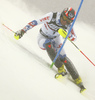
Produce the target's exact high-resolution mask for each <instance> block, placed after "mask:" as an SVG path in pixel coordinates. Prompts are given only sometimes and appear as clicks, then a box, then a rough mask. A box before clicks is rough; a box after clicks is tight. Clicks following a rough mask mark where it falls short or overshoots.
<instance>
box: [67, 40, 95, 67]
mask: <svg viewBox="0 0 95 100" xmlns="http://www.w3.org/2000/svg"><path fill="white" fill-rule="evenodd" d="M68 40H69V41H70V42H71V43H72V44H73V45H74V46H75V47H76V48H77V49H78V50H79V51H80V52H81V54H83V55H84V56H85V57H86V58H87V59H88V61H90V62H91V63H92V64H93V65H94V66H95V64H94V63H93V62H92V61H91V60H90V59H89V58H88V57H87V56H86V55H85V54H84V53H83V52H82V51H81V50H80V49H79V48H78V47H77V46H76V45H75V44H74V43H73V42H72V41H71V40H70V39H68Z"/></svg>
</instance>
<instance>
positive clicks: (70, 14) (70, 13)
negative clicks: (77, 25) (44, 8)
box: [61, 7, 76, 24]
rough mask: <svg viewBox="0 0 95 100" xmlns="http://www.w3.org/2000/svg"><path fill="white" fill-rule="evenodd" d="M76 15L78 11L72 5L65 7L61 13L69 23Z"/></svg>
mask: <svg viewBox="0 0 95 100" xmlns="http://www.w3.org/2000/svg"><path fill="white" fill-rule="evenodd" d="M75 15H76V11H75V10H74V9H73V8H72V7H69V8H65V9H64V10H63V12H62V13H61V17H62V19H63V20H65V21H67V23H69V24H70V23H71V22H72V21H73V20H74V17H75Z"/></svg>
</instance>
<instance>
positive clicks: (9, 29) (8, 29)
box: [2, 24, 15, 33]
mask: <svg viewBox="0 0 95 100" xmlns="http://www.w3.org/2000/svg"><path fill="white" fill-rule="evenodd" d="M2 25H3V26H4V27H6V28H7V29H8V30H10V31H12V32H13V33H15V32H14V31H13V30H11V29H10V28H9V27H7V26H6V25H5V24H2Z"/></svg>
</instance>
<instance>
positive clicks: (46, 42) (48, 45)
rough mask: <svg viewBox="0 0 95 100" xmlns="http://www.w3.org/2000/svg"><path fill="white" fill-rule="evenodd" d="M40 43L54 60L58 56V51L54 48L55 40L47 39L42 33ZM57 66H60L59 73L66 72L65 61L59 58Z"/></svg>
mask: <svg viewBox="0 0 95 100" xmlns="http://www.w3.org/2000/svg"><path fill="white" fill-rule="evenodd" d="M38 45H39V47H40V48H41V49H43V50H46V51H47V53H48V55H49V57H50V59H51V60H52V61H53V60H54V58H55V56H56V51H55V49H54V41H53V42H52V40H51V39H47V38H45V37H44V36H42V35H41V34H39V35H38ZM55 66H56V67H57V68H58V73H62V74H63V75H64V74H66V70H65V69H64V64H63V62H61V61H60V59H59V58H58V59H57V60H56V62H55Z"/></svg>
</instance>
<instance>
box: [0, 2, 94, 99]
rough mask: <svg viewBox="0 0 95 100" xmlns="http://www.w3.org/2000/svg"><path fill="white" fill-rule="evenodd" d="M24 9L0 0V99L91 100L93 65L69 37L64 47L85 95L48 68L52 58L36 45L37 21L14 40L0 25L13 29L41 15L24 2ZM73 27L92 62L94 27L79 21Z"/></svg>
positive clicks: (10, 33) (77, 43)
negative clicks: (79, 77)
mask: <svg viewBox="0 0 95 100" xmlns="http://www.w3.org/2000/svg"><path fill="white" fill-rule="evenodd" d="M21 3H22V2H21ZM24 9H25V10H21V9H20V8H19V7H16V6H14V5H13V4H12V3H10V2H8V0H1V2H0V100H95V78H94V76H95V66H93V65H92V64H91V63H90V62H89V61H88V60H87V59H86V58H85V57H84V56H83V55H82V54H81V53H80V52H79V51H78V50H77V49H76V48H75V47H74V46H73V45H72V44H71V43H70V42H69V41H67V42H66V44H65V46H64V48H65V50H66V52H67V55H68V57H69V58H70V59H71V60H72V62H73V63H74V64H75V66H76V68H77V70H78V72H79V73H80V76H81V78H82V80H83V83H84V85H85V87H86V88H87V92H86V94H85V96H84V95H82V94H80V93H79V88H78V87H77V86H76V85H75V84H73V83H72V82H70V81H69V80H68V79H63V83H62V82H59V81H57V80H56V79H55V78H54V75H55V74H56V73H57V69H56V68H55V66H54V67H53V68H52V69H50V64H51V63H52V62H51V61H50V59H49V57H48V55H47V53H46V51H43V50H41V49H40V48H39V47H38V45H37V35H38V31H39V29H40V27H41V25H39V26H36V27H34V28H33V29H31V30H29V31H28V32H27V33H26V34H25V35H24V36H23V37H22V38H21V39H20V40H15V39H14V33H13V32H12V31H10V30H9V29H7V28H6V27H4V26H3V25H2V23H4V24H5V25H6V26H8V27H9V28H10V29H12V30H13V31H17V30H19V29H21V28H23V27H24V26H25V25H26V24H27V23H28V22H30V21H32V20H33V19H36V18H38V17H40V16H42V15H43V13H42V12H40V11H39V12H37V13H35V12H34V11H31V12H28V10H27V7H26V6H24ZM36 9H37V8H36ZM30 13H32V14H33V16H30ZM37 15H38V16H37ZM74 27H75V32H76V34H77V37H78V38H77V41H76V42H75V44H76V45H77V46H78V47H79V48H80V49H81V50H82V51H83V52H84V53H85V54H86V55H87V56H88V57H89V58H90V59H91V60H92V61H93V62H94V63H95V53H94V52H95V44H94V43H95V39H94V37H95V30H94V29H93V28H92V26H90V25H87V24H85V23H83V22H76V23H75V26H74Z"/></svg>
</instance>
